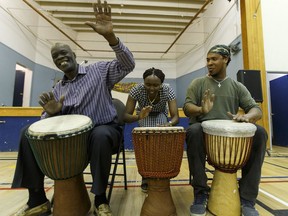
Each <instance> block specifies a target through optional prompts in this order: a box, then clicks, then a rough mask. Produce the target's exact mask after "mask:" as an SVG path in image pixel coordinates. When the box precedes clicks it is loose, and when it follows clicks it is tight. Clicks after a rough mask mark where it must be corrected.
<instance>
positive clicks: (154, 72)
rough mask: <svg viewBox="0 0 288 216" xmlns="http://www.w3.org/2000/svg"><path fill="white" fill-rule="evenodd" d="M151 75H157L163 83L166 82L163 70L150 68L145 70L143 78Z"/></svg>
mask: <svg viewBox="0 0 288 216" xmlns="http://www.w3.org/2000/svg"><path fill="white" fill-rule="evenodd" d="M151 75H154V76H157V77H158V78H159V79H160V80H161V83H163V82H164V79H165V74H164V73H163V72H162V70H160V69H156V68H154V67H152V68H149V69H147V70H146V71H145V72H144V74H143V79H145V78H146V77H148V76H151Z"/></svg>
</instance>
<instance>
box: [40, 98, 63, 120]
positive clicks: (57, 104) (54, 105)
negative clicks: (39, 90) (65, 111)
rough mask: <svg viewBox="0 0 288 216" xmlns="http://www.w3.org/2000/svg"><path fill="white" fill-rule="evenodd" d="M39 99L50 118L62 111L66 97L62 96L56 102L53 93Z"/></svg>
mask: <svg viewBox="0 0 288 216" xmlns="http://www.w3.org/2000/svg"><path fill="white" fill-rule="evenodd" d="M39 97H40V100H39V101H38V103H39V104H40V105H41V106H42V107H43V109H44V110H45V112H46V113H47V114H48V115H49V116H53V115H55V114H56V113H59V112H60V111H61V109H62V106H63V101H64V96H62V97H61V98H60V100H59V101H56V100H55V97H54V95H53V93H52V92H48V93H43V94H42V95H40V96H39Z"/></svg>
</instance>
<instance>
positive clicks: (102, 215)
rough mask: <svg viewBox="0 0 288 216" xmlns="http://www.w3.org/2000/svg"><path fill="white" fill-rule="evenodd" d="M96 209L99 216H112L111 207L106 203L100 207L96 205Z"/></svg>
mask: <svg viewBox="0 0 288 216" xmlns="http://www.w3.org/2000/svg"><path fill="white" fill-rule="evenodd" d="M94 210H95V213H96V215H97V216H112V211H111V208H110V206H109V205H108V204H106V203H104V204H101V205H99V207H98V208H96V207H95V206H94Z"/></svg>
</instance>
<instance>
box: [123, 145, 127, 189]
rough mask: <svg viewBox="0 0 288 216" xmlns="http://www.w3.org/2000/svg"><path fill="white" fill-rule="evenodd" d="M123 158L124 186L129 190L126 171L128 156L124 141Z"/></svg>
mask: <svg viewBox="0 0 288 216" xmlns="http://www.w3.org/2000/svg"><path fill="white" fill-rule="evenodd" d="M122 159H123V172H124V188H125V190H127V172H126V157H125V148H124V143H123V146H122Z"/></svg>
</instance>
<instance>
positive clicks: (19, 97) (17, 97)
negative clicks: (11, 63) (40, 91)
mask: <svg viewBox="0 0 288 216" xmlns="http://www.w3.org/2000/svg"><path fill="white" fill-rule="evenodd" d="M24 81H25V72H23V71H21V70H16V76H15V83H14V96H13V106H22V105H23V92H24Z"/></svg>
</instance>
